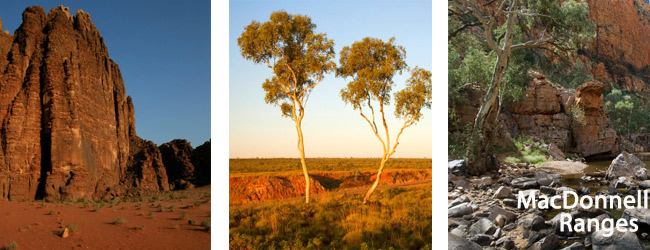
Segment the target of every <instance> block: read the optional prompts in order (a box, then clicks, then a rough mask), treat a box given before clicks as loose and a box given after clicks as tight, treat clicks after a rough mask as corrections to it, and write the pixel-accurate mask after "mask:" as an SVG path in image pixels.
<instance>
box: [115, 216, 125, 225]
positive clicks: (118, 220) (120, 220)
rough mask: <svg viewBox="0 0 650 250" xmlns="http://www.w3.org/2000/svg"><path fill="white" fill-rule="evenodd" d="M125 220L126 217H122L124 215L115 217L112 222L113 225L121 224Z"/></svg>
mask: <svg viewBox="0 0 650 250" xmlns="http://www.w3.org/2000/svg"><path fill="white" fill-rule="evenodd" d="M126 222H127V221H126V218H124V217H117V219H115V221H113V224H115V225H122V224H126Z"/></svg>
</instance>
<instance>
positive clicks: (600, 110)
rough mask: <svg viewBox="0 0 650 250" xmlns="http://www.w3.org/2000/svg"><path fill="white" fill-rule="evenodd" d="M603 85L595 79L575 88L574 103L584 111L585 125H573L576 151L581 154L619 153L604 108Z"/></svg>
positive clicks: (616, 137) (614, 135) (616, 138)
mask: <svg viewBox="0 0 650 250" xmlns="http://www.w3.org/2000/svg"><path fill="white" fill-rule="evenodd" d="M603 87H604V85H603V84H602V83H600V82H597V81H592V82H587V83H584V84H583V85H581V86H580V87H578V88H577V89H576V93H575V104H576V105H579V106H580V107H582V108H583V109H584V111H585V123H586V124H585V125H584V126H574V127H573V138H574V140H575V144H576V151H577V152H578V153H580V154H581V155H583V156H595V155H599V154H605V155H606V156H615V155H617V154H618V153H619V147H618V136H617V135H616V131H615V130H614V128H613V127H612V123H611V121H610V120H609V115H608V114H607V112H606V111H605V109H604V102H603Z"/></svg>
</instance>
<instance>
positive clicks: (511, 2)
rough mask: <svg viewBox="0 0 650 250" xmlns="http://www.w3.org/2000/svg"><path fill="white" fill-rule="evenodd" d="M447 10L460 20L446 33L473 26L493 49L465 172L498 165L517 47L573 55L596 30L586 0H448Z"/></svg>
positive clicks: (592, 36) (472, 133)
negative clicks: (506, 90) (497, 139)
mask: <svg viewBox="0 0 650 250" xmlns="http://www.w3.org/2000/svg"><path fill="white" fill-rule="evenodd" d="M448 3H449V9H448V15H449V16H450V17H451V18H454V19H455V20H457V21H459V22H460V23H461V24H462V25H460V26H459V27H458V28H457V29H455V30H450V31H449V35H448V39H450V40H451V39H452V38H453V37H454V36H456V35H458V34H460V33H461V32H462V31H464V30H469V29H474V33H476V34H478V36H480V39H481V40H482V42H483V43H484V44H485V45H486V46H487V48H488V49H489V50H490V51H492V52H493V53H494V54H495V55H496V58H495V62H494V67H493V68H492V72H491V73H492V74H491V78H490V82H489V86H488V88H487V91H486V93H485V96H484V97H483V100H482V102H481V106H480V108H479V110H478V113H477V114H476V118H475V120H474V124H473V126H472V131H471V136H470V138H469V143H468V144H469V146H468V148H467V153H466V155H465V159H466V164H467V166H468V173H469V174H472V175H479V174H482V173H484V172H487V171H490V170H494V169H497V168H498V164H497V160H496V157H495V156H494V145H493V140H494V136H495V131H496V129H495V128H496V127H497V126H498V124H497V122H496V119H498V113H499V110H500V107H501V103H500V101H499V93H500V92H501V91H502V83H503V81H504V76H505V74H506V72H507V71H508V68H509V67H510V65H509V64H510V62H511V60H510V59H511V55H512V53H513V52H515V51H517V50H526V49H539V50H544V51H545V52H548V53H549V54H551V55H552V56H554V57H563V58H565V57H575V56H576V55H577V52H578V50H579V49H581V48H584V47H585V46H586V43H587V42H589V41H591V40H592V39H593V38H594V36H595V32H594V30H595V25H594V23H593V22H592V21H591V20H590V19H589V6H588V5H587V3H585V2H584V1H582V0H579V1H574V0H568V1H563V2H562V4H560V3H559V0H548V1H537V0H448ZM495 114H496V115H495Z"/></svg>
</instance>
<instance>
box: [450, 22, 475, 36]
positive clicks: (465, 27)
mask: <svg viewBox="0 0 650 250" xmlns="http://www.w3.org/2000/svg"><path fill="white" fill-rule="evenodd" d="M482 24H483V23H481V22H471V23H465V24H463V26H461V27H460V28H458V29H456V30H454V31H453V32H451V34H449V35H448V36H447V40H451V39H452V38H454V37H455V36H456V35H458V33H460V32H461V31H463V30H465V29H467V28H469V27H474V26H479V25H482Z"/></svg>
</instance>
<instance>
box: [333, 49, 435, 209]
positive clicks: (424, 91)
mask: <svg viewBox="0 0 650 250" xmlns="http://www.w3.org/2000/svg"><path fill="white" fill-rule="evenodd" d="M339 55H340V62H339V63H340V66H339V68H338V69H337V70H336V76H337V77H343V78H347V77H350V78H352V81H350V82H348V84H347V86H346V87H345V88H344V89H342V90H341V98H342V99H343V101H344V102H345V103H347V104H350V105H352V107H353V108H354V109H355V110H358V111H359V114H360V115H361V117H363V119H364V120H365V121H366V122H367V123H368V125H369V126H370V129H371V131H372V132H373V134H374V135H375V136H376V137H377V139H378V140H379V142H380V143H381V145H382V151H383V154H382V157H381V159H380V162H379V169H378V171H377V175H376V179H375V181H374V183H373V184H372V186H371V187H370V189H369V190H368V192H367V193H366V195H365V197H364V198H363V203H364V204H366V203H368V200H369V199H370V195H372V193H373V192H374V191H375V189H376V188H377V186H378V185H379V180H380V179H381V173H382V171H383V170H384V166H385V165H386V162H387V161H388V160H389V159H390V157H391V156H392V155H393V154H395V151H396V149H397V145H399V138H400V136H401V135H402V133H403V132H404V130H405V129H406V128H408V127H410V126H413V125H415V124H416V123H417V122H418V121H419V120H420V118H422V112H421V111H422V109H423V108H431V72H429V71H427V70H425V69H422V68H419V67H415V68H413V69H411V70H410V71H411V77H410V78H409V79H408V80H407V81H406V87H405V88H404V89H402V90H400V91H398V92H397V93H395V98H394V101H395V116H396V117H397V118H398V119H401V120H403V121H404V124H403V125H402V128H401V129H400V131H399V133H398V134H397V136H396V137H395V144H393V145H391V140H390V133H389V131H388V124H387V123H386V116H385V112H384V107H385V106H387V105H389V104H390V99H391V98H390V94H391V91H392V88H393V87H394V85H395V83H394V82H393V76H394V75H395V74H396V73H400V74H401V73H402V71H403V70H405V69H407V65H406V62H405V61H404V58H405V57H406V51H405V49H404V47H402V46H398V45H395V38H391V39H390V40H388V42H384V41H382V40H381V39H377V38H369V37H366V38H364V39H363V40H362V41H357V42H354V43H353V44H352V45H351V46H345V47H343V49H342V50H341V53H339ZM376 108H379V110H375V109H376ZM368 111H369V112H370V113H368ZM375 111H378V112H377V113H378V114H379V115H380V116H381V124H382V125H383V130H384V131H381V130H382V128H381V127H379V126H377V123H376V121H375V113H376V112H375Z"/></svg>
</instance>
